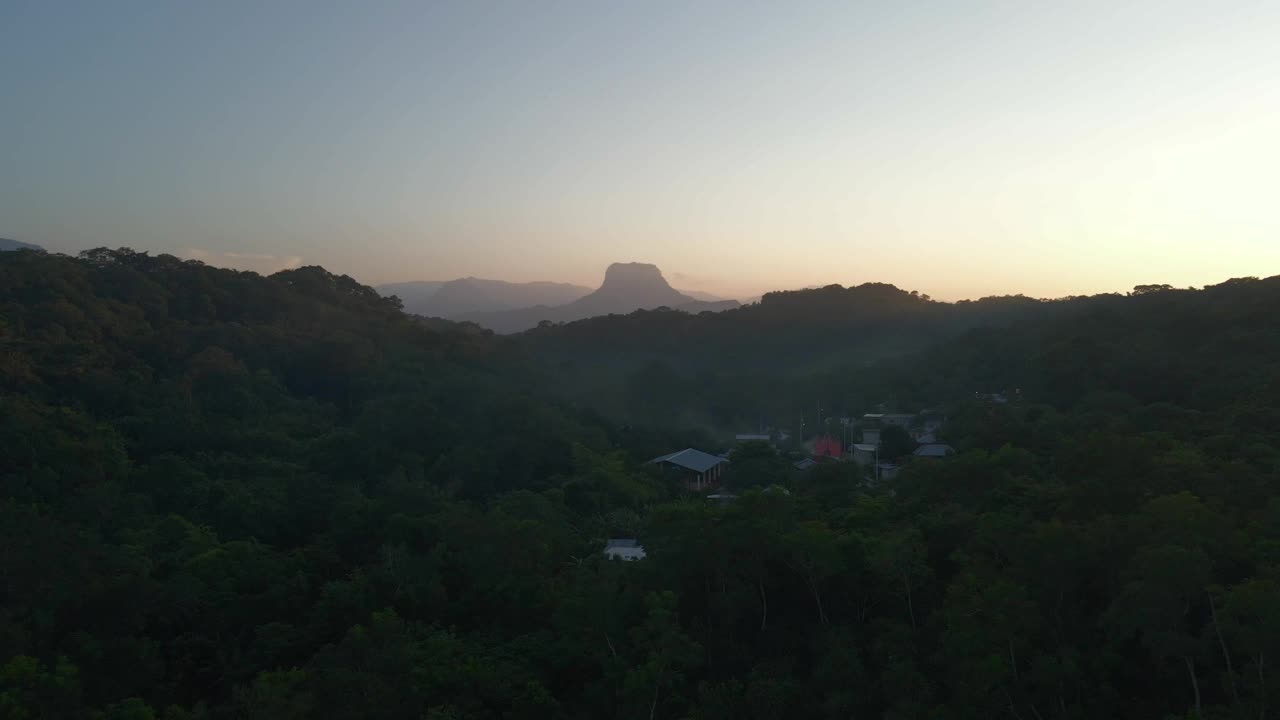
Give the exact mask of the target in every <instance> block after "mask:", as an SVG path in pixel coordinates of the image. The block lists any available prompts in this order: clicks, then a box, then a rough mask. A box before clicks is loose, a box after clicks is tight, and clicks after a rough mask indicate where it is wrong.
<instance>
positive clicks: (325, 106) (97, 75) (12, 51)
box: [0, 0, 1280, 299]
mask: <svg viewBox="0 0 1280 720" xmlns="http://www.w3.org/2000/svg"><path fill="white" fill-rule="evenodd" d="M0 102H2V105H0V237H9V238H12V239H16V240H23V241H27V242H35V243H40V244H42V245H44V246H45V247H47V248H49V249H51V250H56V251H63V252H74V251H78V250H81V249H84V248H87V247H94V246H99V245H108V246H121V245H127V246H131V247H133V248H135V249H139V250H149V251H153V252H170V253H174V254H179V255H183V256H186V257H199V258H203V259H205V260H206V261H208V262H211V263H215V264H227V263H230V264H235V265H239V266H242V267H249V268H253V269H258V270H271V269H276V268H279V267H283V266H288V265H294V264H298V263H304V264H321V265H324V266H326V267H328V268H329V269H331V270H334V271H337V272H345V273H349V274H351V275H353V276H355V277H357V278H358V279H360V280H362V281H364V282H369V283H379V282H388V281H398V280H412V279H449V278H453V277H458V276H464V275H476V276H482V277H492V278H497V279H507V280H543V279H545V280H561V281H569V282H580V283H583V284H595V283H598V282H599V280H600V278H601V277H602V275H603V271H604V268H605V266H606V265H607V264H608V263H609V262H612V261H632V260H635V261H647V262H653V263H656V264H658V265H659V266H660V267H661V268H662V269H663V270H664V271H665V272H666V274H667V276H668V278H670V279H672V280H673V281H674V284H676V285H677V286H678V287H687V288H691V289H703V290H708V291H719V292H722V293H727V294H740V295H745V294H751V293H756V292H759V291H762V290H766V289H773V288H784V287H799V286H804V285H814V284H826V283H831V282H839V283H841V284H845V285H848V284H856V283H860V282H866V281H886V282H892V283H895V284H897V285H899V286H901V287H905V288H908V289H916V290H920V291H921V292H926V293H930V294H932V295H934V296H935V297H939V298H947V299H954V298H961V297H977V296H981V295H988V294H1003V293H1016V292H1022V293H1027V294H1032V295H1038V296H1048V297H1054V296H1061V295H1066V294H1081V293H1087V292H1099V291H1108V290H1124V289H1128V288H1130V287H1131V286H1133V285H1135V284H1138V283H1149V282H1168V283H1172V284H1174V285H1178V286H1186V285H1203V284H1206V283H1212V282H1218V281H1221V280H1224V279H1227V278H1229V277H1236V276H1242V275H1261V276H1266V275H1274V274H1277V273H1280V2H1275V1H1274V0H1269V1H1263V2H1233V1H1232V0H1225V1H1223V2H1213V3H1210V2H1204V1H1203V0H1200V1H1197V2H1185V1H1182V0H1159V1H1158V0H1131V1H1130V2H1115V1H1114V0H1109V1H1108V2H1094V1H1093V0H1073V1H1072V2H1062V3H1045V2H1025V0H1018V1H1016V2H1015V1H1009V2H1003V1H993V2H964V1H961V0H955V1H951V2H936V3H924V2H915V1H912V0H906V1H904V2H880V3H866V2H857V1H856V0H841V1H839V2H829V3H828V2H785V3H784V2H768V3H754V2H746V1H744V0H737V1H733V2H697V1H696V0H686V1H684V2H664V1H662V0H643V1H640V0H637V1H634V2H633V1H629V0H606V1H603V2H602V1H600V0H583V1H582V2H557V1H555V0H536V1H533V2H530V1H527V0H521V1H519V2H497V1H493V2H490V1H486V0H468V1H466V2H458V3H431V2H426V1H425V0H416V1H413V2H403V3H389V2H372V1H370V2H354V1H353V2H345V3H328V2H323V1H321V0H308V1H306V2H301V1H299V2H294V1H291V0H271V1H269V2H263V1H262V0H252V1H240V0H217V1H212V0H210V1H207V2H206V1H202V0H197V1H194V2H174V1H172V0H165V1H163V2H161V1H157V2H134V1H132V0H110V1H101V0H94V1H93V2H62V1H59V0H37V1H35V2H26V1H25V0H23V1H19V0H0Z"/></svg>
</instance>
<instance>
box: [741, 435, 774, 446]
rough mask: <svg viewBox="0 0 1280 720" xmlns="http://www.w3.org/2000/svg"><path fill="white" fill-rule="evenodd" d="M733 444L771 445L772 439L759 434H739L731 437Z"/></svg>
mask: <svg viewBox="0 0 1280 720" xmlns="http://www.w3.org/2000/svg"><path fill="white" fill-rule="evenodd" d="M733 440H734V442H740V443H744V442H763V443H769V444H773V438H771V437H769V436H768V435H764V434H759V433H740V434H738V435H734V436H733Z"/></svg>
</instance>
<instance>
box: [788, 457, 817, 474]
mask: <svg viewBox="0 0 1280 720" xmlns="http://www.w3.org/2000/svg"><path fill="white" fill-rule="evenodd" d="M817 464H818V461H817V460H814V459H813V458H805V459H803V460H797V461H796V462H793V463H791V467H793V468H795V469H797V470H799V471H800V472H804V471H805V470H808V469H810V468H812V467H813V466H814V465H817Z"/></svg>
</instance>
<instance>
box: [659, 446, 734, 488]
mask: <svg viewBox="0 0 1280 720" xmlns="http://www.w3.org/2000/svg"><path fill="white" fill-rule="evenodd" d="M650 462H653V463H657V464H658V465H659V466H661V467H662V472H663V474H664V475H665V474H667V473H676V474H677V475H678V476H679V477H680V479H681V480H683V481H684V484H685V486H686V487H688V488H689V489H690V490H701V489H703V488H709V487H715V486H716V485H719V484H720V473H721V471H722V470H723V469H724V466H725V465H726V464H728V462H729V461H728V460H726V459H725V458H722V457H719V456H717V455H712V454H711V453H704V452H702V451H701V450H694V449H693V448H685V449H684V450H679V451H676V452H673V453H670V454H667V455H661V456H659V457H656V458H654V459H653V460H651V461H650Z"/></svg>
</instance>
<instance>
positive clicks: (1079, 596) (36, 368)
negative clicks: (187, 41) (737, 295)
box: [0, 250, 1280, 720]
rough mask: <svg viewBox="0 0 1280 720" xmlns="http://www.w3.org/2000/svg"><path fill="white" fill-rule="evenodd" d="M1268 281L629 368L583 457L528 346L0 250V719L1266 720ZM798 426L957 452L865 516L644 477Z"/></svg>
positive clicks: (1271, 589)
mask: <svg viewBox="0 0 1280 720" xmlns="http://www.w3.org/2000/svg"><path fill="white" fill-rule="evenodd" d="M1278 283H1280V281H1278V280H1277V279H1274V278H1273V279H1270V280H1239V281H1231V282H1228V283H1224V284H1222V285H1218V286H1214V287H1210V288H1206V289H1204V290H1200V291H1194V292H1192V291H1175V290H1171V289H1166V288H1145V289H1143V290H1142V291H1141V292H1139V293H1136V294H1135V295H1133V296H1129V297H1120V296H1106V297H1097V298H1087V299H1078V300H1072V301H1067V302H1063V303H1034V305H1028V302H1029V301H1022V300H1014V301H1006V302H1007V304H1008V307H1009V308H1010V309H1011V314H1010V316H1008V317H1006V318H1004V319H1002V320H1000V321H999V322H998V323H997V322H993V323H992V324H990V325H987V326H980V327H978V328H976V329H970V330H968V331H963V330H962V331H958V334H957V333H955V332H953V333H951V334H950V336H949V339H944V340H943V341H941V342H940V343H938V344H936V345H935V346H933V347H931V348H929V349H926V350H923V351H919V352H916V353H912V354H908V355H905V356H901V357H896V358H894V359H893V360H892V361H885V362H881V363H870V364H866V363H862V364H858V365H856V366H850V368H849V370H848V371H839V372H827V371H819V372H814V371H812V370H810V369H808V368H805V369H797V370H794V371H791V370H788V369H787V368H786V367H785V365H780V366H779V368H778V369H776V370H768V371H766V370H763V369H757V370H755V371H753V372H754V373H755V374H754V375H751V376H731V375H714V374H708V373H707V370H706V368H707V367H710V366H709V365H705V364H704V366H703V368H702V369H700V370H695V371H692V372H689V371H686V370H684V369H681V370H680V371H676V370H673V369H671V368H667V369H666V370H665V371H659V370H655V369H654V368H652V367H649V368H646V369H644V370H642V371H641V372H640V373H639V374H635V375H623V376H621V379H620V380H618V381H617V382H619V383H620V384H621V386H622V389H620V390H619V389H617V388H613V390H614V391H616V392H617V393H618V395H619V396H620V397H623V398H627V399H628V402H634V403H635V404H636V406H637V407H642V408H646V409H647V410H648V411H651V412H652V416H651V417H652V418H653V420H654V421H653V422H646V423H633V424H632V425H631V427H629V428H625V429H620V428H618V427H615V426H614V425H612V424H610V423H608V422H606V421H604V420H602V419H600V418H598V417H596V416H594V415H592V414H589V413H586V412H582V411H578V410H575V409H572V408H571V407H566V406H565V405H563V404H561V403H560V402H558V401H557V400H555V399H553V398H551V397H548V396H547V393H548V392H549V391H550V390H551V389H552V384H551V383H549V382H548V380H547V378H546V376H545V375H544V374H543V372H544V371H543V370H541V369H539V366H538V364H537V363H536V362H535V361H536V360H537V359H538V358H537V356H536V355H533V356H531V354H530V353H531V350H530V348H531V347H535V346H532V345H530V344H526V343H523V342H512V341H509V340H507V339H504V338H496V337H494V336H493V335H492V334H491V333H488V332H485V331H481V330H479V329H478V328H476V327H475V326H469V325H465V324H463V325H459V324H455V323H450V322H447V321H442V320H436V321H421V320H415V319H412V318H410V317H409V316H406V315H405V314H404V313H403V312H401V310H400V309H399V308H398V305H397V303H396V301H395V300H393V299H387V298H381V297H379V296H378V295H377V294H376V293H375V292H374V291H373V290H372V289H370V288H366V287H363V286H361V285H359V284H358V283H356V282H354V281H352V280H351V279H350V278H347V277H343V276H335V275H332V274H330V273H328V272H326V271H324V270H323V269H320V268H313V267H309V268H301V269H298V270H291V271H286V272H282V273H278V274H276V275H273V276H271V277H266V278H264V277H260V276H258V275H255V274H252V273H237V272H233V271H229V270H218V269H214V268H210V267H207V266H204V265H201V264H199V263H194V262H181V261H179V260H177V259H176V258H172V257H169V256H163V255H162V256H159V257H151V256H148V255H145V254H139V253H133V252H130V251H127V250H115V251H113V250H96V251H92V252H89V253H86V254H84V255H83V256H82V257H80V258H69V257H65V256H58V255H45V254H40V253H30V252H18V253H2V254H0V720H19V719H21V720H32V719H34V718H57V719H59V720H61V719H64V718H65V719H67V720H156V719H157V718H158V719H160V720H241V719H245V720H303V719H309V718H338V719H346V718H351V719H355V718H376V719H378V720H424V719H426V720H459V719H461V718H467V719H472V718H476V719H479V720H519V719H528V720H533V719H534V718H538V719H542V718H554V719H565V720H569V719H573V720H579V719H582V720H585V719H587V718H593V719H594V718H637V719H641V720H643V719H648V720H658V719H661V720H676V719H682V718H697V719H700V720H738V719H740V718H755V719H758V720H766V719H768V720H772V719H773V718H780V717H805V718H808V717H813V718H831V719H832V720H835V719H837V718H850V717H875V718H897V719H901V720H906V719H909V718H947V719H949V720H987V719H988V718H996V717H1008V718H1012V719H1013V720H1019V719H1022V718H1026V719H1030V718H1037V719H1039V718H1045V719H1048V718H1062V719H1065V720H1084V719H1085V718H1111V717H1125V718H1159V719H1161V720H1166V719H1168V718H1184V719H1191V718H1196V719H1197V720H1207V719H1222V720H1236V719H1240V720H1243V719H1244V718H1250V719H1252V718H1267V717H1271V716H1273V715H1274V710H1275V708H1277V707H1280V673H1278V672H1276V671H1275V669H1274V665H1275V660H1276V658H1280V500H1278V499H1277V497H1276V489H1277V487H1280V412H1278V411H1277V407H1280V324H1278V321H1277V319H1276V314H1275V312H1274V308H1275V307H1276V306H1277V302H1278V301H1280V297H1277V295H1278V294H1280V287H1278ZM824 292H827V293H830V296H831V297H832V298H837V299H838V298H841V297H844V294H847V293H850V291H846V290H839V291H836V290H825V291H824ZM857 292H862V293H872V294H874V293H880V292H882V293H884V294H885V296H886V297H887V298H895V299H896V300H895V302H900V303H901V304H902V307H901V308H900V311H901V312H900V314H899V316H900V317H907V316H909V315H910V313H911V312H919V313H921V314H928V313H934V312H938V311H940V312H944V313H951V312H958V313H962V312H968V311H970V309H968V308H952V309H945V308H943V309H941V310H940V309H939V308H938V307H935V306H934V305H933V304H931V303H930V302H929V301H928V300H926V299H925V298H911V297H910V296H909V294H907V297H903V295H904V294H903V293H901V292H899V291H896V290H891V289H887V288H883V287H880V288H877V287H875V286H873V287H871V288H862V289H854V294H856V293H857ZM822 297H827V296H826V295H823V294H822V293H819V294H817V295H786V296H781V297H779V298H774V299H773V300H771V301H770V303H762V304H761V306H760V308H762V309H756V310H753V311H752V312H754V313H758V315H755V317H761V318H763V317H765V316H766V315H768V313H770V312H773V309H765V308H767V307H768V306H769V305H771V304H773V303H778V302H781V303H783V304H786V303H789V302H807V301H808V300H812V299H814V298H822ZM836 304H837V305H839V304H840V303H839V302H837V303H836ZM999 306H1000V304H999V303H996V304H992V305H990V306H988V307H989V308H991V309H994V308H997V307H999ZM986 310H987V309H986V308H984V309H983V312H986ZM1023 313H1027V316H1026V317H1023V316H1022V315H1023ZM653 315H654V314H653V313H640V314H637V315H632V316H629V317H627V318H613V319H605V320H599V321H594V320H593V321H589V322H588V323H585V324H582V325H578V326H574V327H572V328H571V327H569V326H566V327H565V328H553V329H552V331H553V332H549V333H546V334H545V335H544V334H543V333H541V332H539V333H535V334H534V336H536V337H538V338H542V337H552V336H553V335H555V334H556V333H560V332H567V333H571V334H572V333H577V332H580V331H581V328H596V330H593V332H600V333H605V334H607V333H610V332H614V331H615V330H614V328H613V325H614V324H621V325H628V324H632V323H642V324H643V323H644V322H648V320H647V319H646V318H650V317H652V316H653ZM659 315H661V314H659ZM785 315H786V313H782V314H781V315H780V317H781V316H785ZM752 316H753V315H751V314H750V313H746V314H744V315H743V316H741V317H752ZM792 317H794V315H792ZM668 321H669V319H663V320H662V321H661V322H668ZM685 321H687V320H686V319H680V322H685ZM699 322H701V321H699ZM771 322H774V323H775V324H773V325H770V326H769V327H770V328H772V329H777V330H778V331H779V332H785V331H786V323H785V322H784V321H782V320H776V321H771ZM742 331H743V332H748V333H749V332H750V327H749V326H746V325H744V326H742ZM726 332H727V331H726ZM754 335H755V340H756V342H767V341H768V338H767V335H766V334H765V333H763V332H756V333H754ZM620 337H621V336H620ZM726 337H730V336H726ZM732 341H733V342H735V343H742V344H743V346H745V344H746V343H747V340H743V339H738V338H736V337H733V338H732ZM701 352H703V353H706V354H707V355H708V357H712V358H714V357H715V355H714V354H715V353H716V352H719V350H718V349H717V346H716V345H707V346H705V347H703V348H702V350H701ZM725 362H726V364H731V363H730V362H729V360H725ZM601 377H605V375H602V376H601ZM746 379H750V380H751V382H746V381H745V380H746ZM655 381H658V382H655ZM682 383H683V384H682ZM1014 383H1017V384H1018V385H1017V389H1021V390H1022V392H1021V393H1016V392H1013V388H1005V385H1013V384H1014ZM974 386H979V387H974ZM602 387H604V386H602ZM606 389H607V388H606ZM1006 389H1007V390H1008V391H1009V401H1008V402H1006V403H1000V402H994V401H992V400H989V399H982V398H976V397H974V395H973V391H974V390H981V391H983V392H996V391H1000V390H1006ZM810 392H812V393H817V392H825V393H829V394H830V395H831V396H833V397H841V398H844V402H845V403H847V404H848V405H849V406H850V408H851V409H859V408H860V406H862V405H863V404H865V403H873V402H875V403H878V402H883V403H886V404H892V403H898V404H899V405H898V407H895V408H893V409H903V410H915V409H918V408H917V407H916V406H914V405H907V403H912V402H915V401H916V399H918V398H934V399H936V401H937V402H939V403H940V404H941V405H940V407H939V408H938V412H937V413H936V414H937V415H938V416H940V417H944V418H945V422H943V424H942V425H941V427H940V428H939V429H938V432H939V434H940V437H941V439H942V440H945V441H946V442H947V443H950V444H951V445H952V446H953V447H954V448H955V449H956V450H958V453H957V454H955V455H953V456H948V457H943V458H937V459H928V458H914V457H913V456H910V454H909V452H906V453H905V454H904V455H903V459H902V467H901V470H900V473H899V474H898V475H897V476H896V477H894V478H891V479H889V478H885V479H883V480H882V481H880V482H873V481H869V480H868V477H869V474H868V473H867V472H866V470H867V468H862V467H859V465H858V464H857V463H854V462H829V463H824V464H819V465H817V466H816V467H813V468H812V469H809V470H807V471H801V470H798V469H793V465H792V463H791V462H790V461H791V460H794V459H795V458H787V457H783V456H782V455H780V454H779V453H777V452H776V451H774V450H773V449H771V448H770V447H769V446H768V445H767V444H765V443H754V444H748V445H743V446H742V447H739V448H737V449H735V451H734V452H733V454H732V455H730V461H729V463H728V466H727V469H726V470H725V473H724V479H725V481H726V482H727V483H728V485H729V489H730V490H732V491H733V492H735V493H737V497H736V499H727V498H725V497H723V496H721V497H720V498H719V499H718V500H715V501H713V500H711V499H709V498H706V497H704V495H703V492H704V491H703V492H696V493H691V492H688V491H687V490H686V488H685V486H684V485H682V484H681V483H680V481H679V479H678V478H673V477H671V476H670V475H667V476H664V475H663V474H662V473H661V472H660V471H658V470H657V469H656V468H655V467H654V466H653V465H652V464H649V463H645V462H644V461H645V460H646V459H648V458H652V457H654V456H655V455H657V454H658V453H659V452H667V451H670V450H675V449H680V448H683V447H686V446H688V445H691V444H696V443H694V442H692V441H690V440H688V439H687V438H684V437H681V436H679V435H678V434H677V433H673V432H670V431H665V430H655V429H653V428H654V426H661V427H669V426H671V425H674V424H676V423H675V420H673V418H676V416H675V414H674V411H673V408H683V407H689V406H691V405H692V404H694V403H703V404H705V406H706V407H708V408H713V409H714V408H720V409H723V408H734V407H740V406H743V407H744V406H746V405H748V404H750V403H752V402H755V401H756V400H758V399H759V398H762V397H782V398H788V397H794V396H795V395H796V394H797V393H799V394H802V395H803V394H804V393H810ZM645 403H648V404H645ZM735 403H736V405H735ZM676 419H678V418H676ZM908 441H909V439H908ZM886 447H888V445H887V443H886ZM762 488H764V489H762ZM606 538H634V539H636V541H637V542H638V543H639V544H640V545H641V546H642V547H643V549H644V551H645V554H646V556H645V557H644V558H643V559H641V560H638V561H636V562H623V561H621V560H612V559H608V558H607V557H605V556H604V554H603V553H602V552H601V551H602V550H603V548H604V547H605V539H606Z"/></svg>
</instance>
